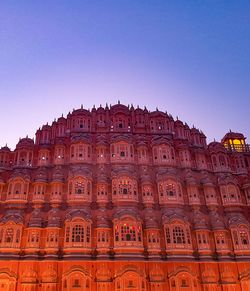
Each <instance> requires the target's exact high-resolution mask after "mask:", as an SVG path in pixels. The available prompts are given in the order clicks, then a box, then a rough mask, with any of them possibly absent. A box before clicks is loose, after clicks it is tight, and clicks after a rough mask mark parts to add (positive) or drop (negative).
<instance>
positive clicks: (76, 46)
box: [0, 0, 250, 149]
mask: <svg viewBox="0 0 250 291" xmlns="http://www.w3.org/2000/svg"><path fill="white" fill-rule="evenodd" d="M249 77H250V1H241V0H238V1H236V0H235V1H230V0H227V1H222V0H221V1H218V0H216V1H215V0H214V1H213V0H209V1H205V0H204V1H191V0H190V1H186V0H185V1H178V0H176V1H167V0H164V1H157V0H152V1H145V0H144V1H134V0H131V1H129V0H127V1H125V0H124V1H119V0H116V1H105V0H100V1H84V0H81V1H77V0H74V1H70V0H68V1H64V0H60V1H59V0H58V1H57V0H53V1H51V0H50V1H46V0H42V1H33V0H30V1H25V0H22V1H19V0H16V1H12V0H5V1H1V2H0V146H3V145H5V143H6V142H7V143H8V145H9V146H10V147H11V148H12V149H14V147H15V145H16V143H17V142H18V139H19V137H24V136H26V134H29V136H31V137H33V136H34V134H35V131H36V129H37V128H38V127H39V126H41V125H42V124H45V123H46V122H47V121H48V122H49V123H51V122H52V121H53V119H54V118H57V117H59V116H61V114H62V113H64V114H67V113H68V111H71V110H72V108H77V107H80V105H81V103H82V104H83V105H84V107H86V108H91V107H92V105H93V104H96V105H99V104H103V105H104V104H105V103H106V102H108V103H112V104H114V103H116V102H117V100H118V99H120V100H121V102H122V103H125V104H130V103H133V104H134V105H137V104H139V105H140V106H144V105H146V106H147V107H148V108H149V109H150V110H154V109H155V107H158V108H159V109H160V110H163V111H165V110H167V111H168V112H169V113H171V114H172V115H173V116H174V117H176V116H177V115H178V117H179V119H181V120H183V121H186V122H187V123H188V124H189V125H190V126H192V125H193V124H194V125H195V126H196V127H198V128H200V129H202V130H203V131H204V133H205V134H206V135H207V137H208V141H211V140H213V138H216V139H217V140H220V139H221V137H223V135H224V133H225V132H227V131H228V130H229V129H232V130H233V131H239V132H243V133H244V134H245V135H246V136H248V137H249V135H250V134H249V129H250V113H249V112H250V94H249V93H250V82H249Z"/></svg>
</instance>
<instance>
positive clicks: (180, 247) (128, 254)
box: [0, 103, 250, 291]
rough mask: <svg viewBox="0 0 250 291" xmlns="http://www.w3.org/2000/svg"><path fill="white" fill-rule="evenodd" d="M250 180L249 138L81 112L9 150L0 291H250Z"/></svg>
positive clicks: (2, 156) (119, 111)
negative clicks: (211, 136)
mask: <svg viewBox="0 0 250 291" xmlns="http://www.w3.org/2000/svg"><path fill="white" fill-rule="evenodd" d="M249 173H250V148H249V146H248V145H247V144H246V143H245V137H244V136H243V135H242V134H239V133H233V132H229V133H227V134H226V135H225V137H224V138H223V139H222V141H221V142H212V143H210V144H209V145H207V143H206V137H205V135H204V134H203V133H202V132H201V131H199V130H197V129H196V128H189V126H188V125H187V124H186V123H183V122H181V121H180V120H174V119H173V118H172V116H171V115H169V114H167V113H163V112H160V111H158V110H157V111H154V112H149V111H148V110H147V109H146V108H144V109H140V108H137V109H135V108H133V106H132V107H127V106H124V105H121V104H119V103H118V104H116V105H114V106H110V107H108V106H106V107H105V108H102V107H99V108H98V109H96V108H93V109H92V110H91V111H89V110H85V109H83V108H81V109H78V110H73V112H72V113H69V114H68V115H67V118H64V117H60V118H58V120H57V121H56V120H55V121H54V122H53V123H52V125H48V124H47V125H44V126H43V127H42V128H41V129H38V131H37V132H36V139H35V142H34V140H32V139H30V138H28V137H26V138H23V139H20V140H19V142H18V144H17V146H16V149H15V150H14V151H11V150H10V149H9V148H8V147H3V148H1V149H0V197H1V204H0V206H1V208H0V209H1V211H0V291H3V290H4V291H6V290H9V291H12V290H24V291H28V290H30V291H31V290H32V291H39V290H50V291H52V290H54V291H55V290H63V291H66V290H85V291H90V290H93V291H95V290H98V291H107V290H115V291H135V290H137V291H139V290H140V291H165V290H171V291H177V290H250V215H249V205H250V177H249Z"/></svg>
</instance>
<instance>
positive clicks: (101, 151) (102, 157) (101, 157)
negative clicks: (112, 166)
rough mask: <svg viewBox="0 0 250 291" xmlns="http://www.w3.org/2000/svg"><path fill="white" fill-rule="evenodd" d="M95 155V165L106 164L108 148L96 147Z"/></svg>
mask: <svg viewBox="0 0 250 291" xmlns="http://www.w3.org/2000/svg"><path fill="white" fill-rule="evenodd" d="M96 154H97V159H96V161H97V163H100V164H101V163H107V162H108V155H109V151H108V147H107V146H97V147H96Z"/></svg>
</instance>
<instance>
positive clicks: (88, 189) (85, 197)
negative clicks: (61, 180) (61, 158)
mask: <svg viewBox="0 0 250 291" xmlns="http://www.w3.org/2000/svg"><path fill="white" fill-rule="evenodd" d="M68 195H69V200H70V201H73V200H75V201H80V200H81V201H87V202H90V201H91V197H92V182H91V180H89V179H86V178H83V177H77V178H73V179H70V180H69V188H68Z"/></svg>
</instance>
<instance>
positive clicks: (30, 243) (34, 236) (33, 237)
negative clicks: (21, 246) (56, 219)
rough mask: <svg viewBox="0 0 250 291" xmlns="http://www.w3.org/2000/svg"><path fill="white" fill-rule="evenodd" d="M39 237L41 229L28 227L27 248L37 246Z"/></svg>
mask: <svg viewBox="0 0 250 291" xmlns="http://www.w3.org/2000/svg"><path fill="white" fill-rule="evenodd" d="M40 237H41V229H39V228H29V229H28V240H27V244H26V247H27V248H39V245H40Z"/></svg>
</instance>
